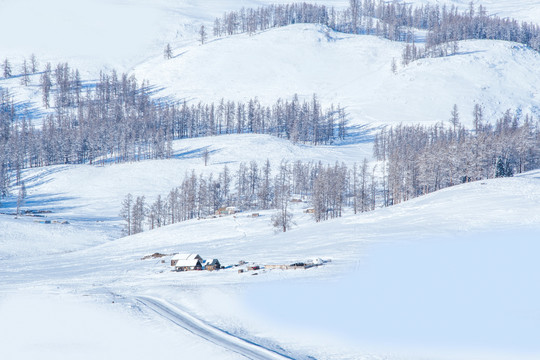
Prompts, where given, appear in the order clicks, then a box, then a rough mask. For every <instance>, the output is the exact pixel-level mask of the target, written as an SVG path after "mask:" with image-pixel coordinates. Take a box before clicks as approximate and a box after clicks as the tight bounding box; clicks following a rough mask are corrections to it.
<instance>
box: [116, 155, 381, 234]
mask: <svg viewBox="0 0 540 360" xmlns="http://www.w3.org/2000/svg"><path fill="white" fill-rule="evenodd" d="M375 196H376V180H375V175H374V174H373V172H372V171H371V170H370V169H368V164H367V161H364V163H363V165H362V166H360V167H357V166H356V165H355V166H354V167H353V168H352V169H349V168H347V166H345V165H344V164H337V163H336V164H335V165H333V166H331V165H323V164H322V163H320V162H319V163H314V162H308V163H303V162H301V161H297V162H294V163H291V162H287V161H285V160H283V161H282V162H281V163H280V164H279V167H278V168H277V170H275V171H273V170H272V168H271V164H270V161H269V160H267V161H266V162H265V163H264V164H263V165H262V166H261V165H259V164H258V163H257V162H255V161H252V162H250V163H249V164H246V163H241V164H240V166H239V168H238V170H237V171H236V172H232V171H231V170H230V169H229V168H228V166H227V165H225V166H224V168H223V171H222V172H220V173H219V174H216V175H214V174H210V175H208V176H204V175H202V174H200V175H196V174H195V172H194V171H192V172H191V174H186V176H185V177H184V180H183V181H182V183H181V185H180V186H178V187H175V188H173V189H171V191H170V192H169V194H168V195H167V196H161V195H159V196H158V197H157V198H156V199H155V201H154V202H152V203H148V204H147V203H146V202H145V199H146V197H145V196H138V197H136V198H134V197H133V196H132V195H131V194H128V195H127V196H126V198H125V199H124V201H123V203H122V210H121V212H120V215H121V217H122V218H123V219H124V221H125V222H124V230H125V233H126V235H130V234H135V233H137V232H140V231H142V230H143V228H144V225H145V224H146V227H147V228H148V229H154V228H157V227H161V226H164V225H168V224H174V223H177V222H181V221H186V220H190V219H196V218H201V217H206V216H209V215H214V214H215V212H216V210H218V209H219V208H222V207H229V206H234V207H237V208H239V209H242V210H250V209H276V213H275V214H274V216H272V224H273V225H274V226H275V227H276V229H278V230H279V231H286V230H288V229H289V228H290V227H291V225H292V224H293V220H292V213H291V211H290V202H291V200H292V198H293V197H296V198H298V199H301V198H303V199H304V200H310V201H311V202H312V203H313V209H314V214H313V215H314V218H315V220H316V221H323V220H327V219H330V218H335V217H340V216H341V215H342V211H343V208H344V207H350V208H351V209H352V210H353V211H354V212H355V213H356V212H364V211H369V210H373V209H374V208H375ZM141 203H142V204H143V205H141ZM140 209H142V210H140Z"/></svg>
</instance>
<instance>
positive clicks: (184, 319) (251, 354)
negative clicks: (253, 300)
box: [135, 296, 293, 360]
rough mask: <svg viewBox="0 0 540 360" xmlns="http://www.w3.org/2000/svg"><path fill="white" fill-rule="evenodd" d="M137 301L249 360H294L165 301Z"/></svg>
mask: <svg viewBox="0 0 540 360" xmlns="http://www.w3.org/2000/svg"><path fill="white" fill-rule="evenodd" d="M135 299H136V301H137V302H138V303H139V304H141V305H143V306H145V307H147V308H148V309H150V310H152V311H153V312H155V313H157V314H158V315H160V316H162V317H163V318H165V319H167V320H169V321H171V322H172V323H174V324H175V325H177V326H180V327H181V328H184V329H185V330H187V331H189V332H191V333H192V334H194V335H197V336H199V337H201V338H203V339H205V340H207V341H209V342H211V343H213V344H215V345H218V346H221V347H223V348H225V349H227V350H230V351H233V352H235V353H237V354H240V355H242V356H245V357H246V358H248V359H253V360H284V359H287V360H293V358H291V357H289V356H287V355H283V354H280V353H278V352H276V351H274V350H271V349H268V348H265V347H264V346H262V345H259V344H256V343H253V342H250V341H248V340H245V339H242V338H239V337H237V336H234V335H232V334H229V333H227V332H225V331H223V330H220V329H217V328H215V327H213V326H211V325H208V324H206V323H204V322H203V321H201V320H199V319H197V318H195V317H193V316H192V315H190V314H188V313H186V312H184V311H182V310H180V309H178V308H177V307H175V306H173V305H171V304H169V303H168V302H166V301H164V300H160V299H157V298H153V297H147V296H139V297H136V298H135Z"/></svg>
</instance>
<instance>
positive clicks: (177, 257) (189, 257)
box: [171, 254, 202, 261]
mask: <svg viewBox="0 0 540 360" xmlns="http://www.w3.org/2000/svg"><path fill="white" fill-rule="evenodd" d="M193 259H198V260H201V261H202V257H201V256H200V255H199V254H176V255H174V256H173V257H172V259H171V260H193Z"/></svg>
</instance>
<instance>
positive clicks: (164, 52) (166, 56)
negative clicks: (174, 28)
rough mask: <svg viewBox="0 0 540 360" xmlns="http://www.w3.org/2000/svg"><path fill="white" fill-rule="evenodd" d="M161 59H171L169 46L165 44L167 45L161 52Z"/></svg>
mask: <svg viewBox="0 0 540 360" xmlns="http://www.w3.org/2000/svg"><path fill="white" fill-rule="evenodd" d="M163 57H164V58H165V59H170V58H172V49H171V44H169V43H167V45H165V49H164V50H163Z"/></svg>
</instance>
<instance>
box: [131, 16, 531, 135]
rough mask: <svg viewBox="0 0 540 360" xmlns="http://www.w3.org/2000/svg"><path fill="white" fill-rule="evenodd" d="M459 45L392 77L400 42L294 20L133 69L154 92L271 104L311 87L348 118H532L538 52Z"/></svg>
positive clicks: (497, 44)
mask: <svg viewBox="0 0 540 360" xmlns="http://www.w3.org/2000/svg"><path fill="white" fill-rule="evenodd" d="M327 32H328V33H327ZM459 44H460V49H459V53H458V54H457V55H455V56H448V57H442V58H434V59H423V60H419V61H415V62H413V63H411V64H409V65H408V66H405V67H404V66H401V65H399V66H398V72H397V74H393V73H392V72H391V71H390V64H391V62H392V59H393V58H394V59H396V61H397V62H398V63H399V62H400V59H401V51H402V49H403V46H404V45H403V43H399V42H391V41H388V40H384V39H380V38H377V37H375V36H366V35H347V34H341V33H336V32H332V31H329V30H328V29H326V28H325V27H323V26H317V25H311V24H297V25H291V26H287V27H284V28H277V29H272V30H269V31H266V32H263V33H259V34H257V35H254V36H249V35H247V34H245V35H237V36H232V37H227V38H223V39H218V40H215V41H211V42H209V43H207V44H205V45H202V46H201V45H192V46H188V47H185V48H180V49H175V54H176V55H177V56H176V57H175V58H173V59H170V60H164V59H163V58H162V57H161V56H158V57H156V58H154V59H152V60H149V61H148V62H146V63H144V64H141V65H140V66H138V67H136V68H135V70H134V73H135V74H136V76H137V77H138V78H141V77H145V78H146V79H148V80H149V81H150V83H152V84H155V85H156V86H157V87H158V88H162V89H163V90H161V91H160V92H159V94H160V95H163V96H170V97H177V98H180V99H186V100H190V101H203V102H204V101H214V102H219V101H220V99H222V98H225V99H226V100H236V101H247V100H248V99H252V98H255V97H257V98H258V99H259V100H260V101H261V102H262V103H265V104H267V105H271V104H272V103H273V102H275V101H276V100H277V99H279V98H282V99H286V100H289V99H291V98H292V97H293V95H294V94H298V95H299V96H300V97H301V98H304V99H306V100H307V99H310V98H311V97H312V96H313V94H314V93H316V94H317V96H318V97H319V98H320V100H321V101H322V102H323V103H324V104H325V105H327V106H329V105H330V104H335V105H338V104H341V105H342V106H345V107H346V110H347V112H348V114H349V115H350V120H351V123H352V124H354V125H358V124H370V125H371V126H379V125H385V124H397V123H402V122H403V123H425V124H433V123H436V122H444V121H446V122H447V121H448V119H449V118H450V115H449V114H450V111H451V109H452V107H453V105H454V104H457V105H458V109H459V110H460V113H461V120H462V122H463V123H464V124H467V125H469V126H470V125H471V124H472V115H471V114H472V109H473V108H474V105H475V104H476V103H478V104H480V105H482V106H483V107H484V109H485V115H486V119H489V120H491V121H493V120H494V119H496V118H497V117H500V116H501V114H502V113H504V111H506V110H507V109H512V110H515V109H520V110H521V111H522V112H523V113H531V114H535V115H540V88H539V84H540V74H539V73H538V71H536V69H538V68H539V67H540V54H538V53H537V52H535V51H533V50H530V49H528V48H526V47H525V46H523V45H520V44H516V43H510V42H504V41H480V40H479V41H462V42H460V43H459Z"/></svg>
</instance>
